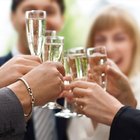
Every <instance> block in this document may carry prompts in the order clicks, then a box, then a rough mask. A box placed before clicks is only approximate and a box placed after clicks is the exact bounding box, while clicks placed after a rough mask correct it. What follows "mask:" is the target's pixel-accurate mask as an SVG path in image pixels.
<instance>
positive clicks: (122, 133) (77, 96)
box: [66, 67, 140, 140]
mask: <svg viewBox="0 0 140 140" xmlns="http://www.w3.org/2000/svg"><path fill="white" fill-rule="evenodd" d="M107 74H108V76H111V77H114V79H113V80H114V82H115V83H116V84H112V86H113V87H114V88H115V89H118V91H119V92H121V91H122V93H125V94H126V93H128V94H129V93H130V94H132V92H133V91H132V89H131V86H130V84H129V81H128V79H127V78H126V76H125V75H123V74H122V73H121V71H116V69H114V68H113V67H108V68H107ZM116 78H117V80H116ZM118 81H121V84H120V83H119V82H118ZM122 84H123V86H122ZM66 89H72V91H73V96H74V99H73V101H74V102H75V105H76V106H75V107H76V110H77V112H78V113H80V114H84V115H86V116H87V117H90V118H91V119H92V120H93V121H96V122H99V123H103V124H105V125H111V129H110V136H109V140H129V139H132V140H139V139H140V134H139V130H140V110H136V109H135V108H132V107H130V106H125V105H123V104H122V103H121V102H119V101H118V100H117V99H116V98H115V97H114V96H112V95H111V94H110V93H107V91H105V90H103V88H101V87H100V86H99V85H98V84H97V83H93V82H87V81H74V82H73V83H71V85H70V86H69V87H67V88H66ZM131 100H132V99H131ZM133 101H134V102H135V98H133ZM89 140H93V139H92V138H91V139H89Z"/></svg>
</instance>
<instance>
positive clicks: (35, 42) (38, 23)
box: [25, 10, 47, 57]
mask: <svg viewBox="0 0 140 140" xmlns="http://www.w3.org/2000/svg"><path fill="white" fill-rule="evenodd" d="M46 17H47V14H46V12H45V11H43V10H31V11H26V13H25V18H26V33H27V40H28V45H29V49H30V52H31V54H32V55H37V56H39V57H41V51H42V46H43V45H44V40H45V38H44V37H45V31H46Z"/></svg>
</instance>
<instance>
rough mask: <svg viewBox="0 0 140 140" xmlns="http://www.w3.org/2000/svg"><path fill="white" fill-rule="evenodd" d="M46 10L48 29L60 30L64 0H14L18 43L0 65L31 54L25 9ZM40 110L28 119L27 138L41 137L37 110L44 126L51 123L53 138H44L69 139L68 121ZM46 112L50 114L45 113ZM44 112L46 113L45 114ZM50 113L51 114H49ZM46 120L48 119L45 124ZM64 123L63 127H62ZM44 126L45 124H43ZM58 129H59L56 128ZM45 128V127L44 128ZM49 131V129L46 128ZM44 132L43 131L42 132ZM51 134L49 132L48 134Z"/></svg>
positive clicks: (12, 14)
mask: <svg viewBox="0 0 140 140" xmlns="http://www.w3.org/2000/svg"><path fill="white" fill-rule="evenodd" d="M32 9H36V10H45V11H46V12H47V25H46V26H47V29H48V30H56V31H57V32H59V31H60V30H61V29H62V27H63V22H64V12H65V5H64V0H52V1H51V0H41V1H40V0H29V1H26V0H12V5H11V22H12V24H13V27H14V29H15V30H16V32H17V36H18V38H17V43H16V44H15V45H14V46H11V47H13V48H12V51H10V52H9V53H8V54H7V55H6V56H4V57H1V58H0V65H2V64H4V63H5V62H6V61H8V60H9V59H11V58H12V57H13V56H16V55H18V54H30V52H29V49H28V43H27V37H26V29H25V11H27V10H32ZM38 110H39V111H37V110H36V108H35V109H34V115H33V117H32V118H31V119H30V120H29V121H28V124H27V132H26V134H25V140H28V139H29V140H31V139H32V140H34V139H41V138H38V137H40V136H37V135H38V134H37V133H36V132H38V133H39V131H40V129H41V128H40V129H38V128H37V127H38V126H37V123H36V122H37V121H36V120H39V119H41V117H40V118H38V119H36V117H37V114H39V113H36V112H40V113H41V115H42V117H43V116H44V118H45V119H44V121H41V122H44V125H46V126H44V127H46V128H47V126H48V125H50V124H51V127H49V128H48V129H49V132H50V135H51V137H52V138H45V137H49V136H47V134H48V133H47V132H46V135H45V137H44V138H43V139H50V140H51V139H53V140H56V139H57V138H58V140H67V135H66V132H65V131H66V127H67V122H66V120H65V119H59V118H54V112H53V111H51V110H48V109H41V108H39V109H38ZM45 112H46V114H48V115H45ZM43 114H44V115H43ZM49 114H50V115H49ZM49 116H50V118H51V119H50V121H47V119H48V117H49ZM45 120H46V121H47V122H46V123H47V124H45ZM38 122H39V121H38ZM62 125H63V128H62V127H61V126H62ZM42 127H43V125H42ZM56 129H57V130H56ZM44 130H45V129H44ZM46 131H47V130H46ZM41 133H42V132H41ZM48 135H49V134H48Z"/></svg>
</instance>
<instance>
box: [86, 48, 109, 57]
mask: <svg viewBox="0 0 140 140" xmlns="http://www.w3.org/2000/svg"><path fill="white" fill-rule="evenodd" d="M91 52H92V53H101V54H104V55H106V56H107V51H106V47H105V46H95V47H88V48H86V54H87V56H90V55H91V54H90V53H91Z"/></svg>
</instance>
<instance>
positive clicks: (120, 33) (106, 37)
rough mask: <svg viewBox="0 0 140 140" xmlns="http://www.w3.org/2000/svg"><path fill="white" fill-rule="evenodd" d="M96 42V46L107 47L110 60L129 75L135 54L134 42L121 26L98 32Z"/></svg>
mask: <svg viewBox="0 0 140 140" xmlns="http://www.w3.org/2000/svg"><path fill="white" fill-rule="evenodd" d="M94 41H95V45H99V44H100V45H104V46H106V49H107V56H108V58H110V59H111V60H113V61H114V62H115V63H116V64H117V66H118V67H119V68H120V70H121V71H122V72H123V73H124V74H125V75H128V74H129V70H130V69H131V64H132V60H133V54H134V41H133V40H132V39H131V37H130V35H129V34H128V33H127V32H126V31H125V30H124V28H123V27H122V26H121V25H118V26H116V27H114V28H112V29H110V30H103V31H100V32H97V33H96V34H95V38H94ZM118 54H119V55H118ZM126 58H127V59H126Z"/></svg>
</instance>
